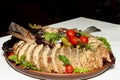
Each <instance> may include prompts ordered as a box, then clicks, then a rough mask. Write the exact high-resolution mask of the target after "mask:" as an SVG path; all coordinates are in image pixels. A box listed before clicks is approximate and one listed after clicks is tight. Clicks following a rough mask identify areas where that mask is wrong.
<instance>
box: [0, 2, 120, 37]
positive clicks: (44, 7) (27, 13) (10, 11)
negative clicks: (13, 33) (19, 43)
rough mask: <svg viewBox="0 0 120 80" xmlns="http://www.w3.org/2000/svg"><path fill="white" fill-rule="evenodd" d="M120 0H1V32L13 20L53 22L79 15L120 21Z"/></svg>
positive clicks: (0, 32) (2, 33)
mask: <svg viewBox="0 0 120 80" xmlns="http://www.w3.org/2000/svg"><path fill="white" fill-rule="evenodd" d="M119 8H120V0H0V28H1V29H0V36H4V35H6V34H7V31H8V27H9V25H10V23H11V22H12V21H13V22H16V23H18V24H20V25H22V26H24V27H26V26H28V23H36V24H41V25H49V24H53V23H57V22H61V21H65V20H69V19H72V18H77V17H81V16H82V17H86V18H91V19H96V20H101V21H107V22H111V23H115V24H120V10H119Z"/></svg>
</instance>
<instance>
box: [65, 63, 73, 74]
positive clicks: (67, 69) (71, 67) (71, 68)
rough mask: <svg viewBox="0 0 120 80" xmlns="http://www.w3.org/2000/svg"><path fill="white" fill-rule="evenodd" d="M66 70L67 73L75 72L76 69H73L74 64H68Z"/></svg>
mask: <svg viewBox="0 0 120 80" xmlns="http://www.w3.org/2000/svg"><path fill="white" fill-rule="evenodd" d="M65 70H66V72H67V73H73V71H74V69H73V66H72V65H70V64H69V65H66V68H65Z"/></svg>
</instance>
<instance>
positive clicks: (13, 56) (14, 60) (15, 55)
mask: <svg viewBox="0 0 120 80" xmlns="http://www.w3.org/2000/svg"><path fill="white" fill-rule="evenodd" d="M8 59H9V60H11V61H13V62H15V63H16V64H20V61H19V60H18V55H17V54H14V55H12V56H9V57H8Z"/></svg>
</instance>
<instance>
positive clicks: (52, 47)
mask: <svg viewBox="0 0 120 80" xmlns="http://www.w3.org/2000/svg"><path fill="white" fill-rule="evenodd" d="M8 33H9V34H11V35H12V36H14V37H16V38H18V41H16V42H14V44H13V46H12V48H10V49H8V48H7V49H8V50H5V49H3V50H4V51H5V52H6V53H8V54H10V55H9V56H8V58H9V60H10V61H12V62H15V63H16V64H17V65H20V66H23V67H24V68H25V69H32V70H37V71H41V72H48V73H64V74H65V73H66V74H67V73H71V74H72V73H73V74H74V73H86V72H89V71H92V70H96V69H99V68H102V67H104V66H105V65H107V64H114V63H115V57H114V55H113V53H112V51H111V47H110V44H109V43H108V42H107V40H106V38H104V37H98V36H93V35H92V34H90V33H89V32H87V31H82V30H78V29H67V28H53V27H49V26H44V27H42V26H40V25H35V26H34V27H30V29H28V30H27V29H25V28H23V27H22V26H20V25H18V24H16V23H13V22H12V23H11V25H10V27H9V31H8Z"/></svg>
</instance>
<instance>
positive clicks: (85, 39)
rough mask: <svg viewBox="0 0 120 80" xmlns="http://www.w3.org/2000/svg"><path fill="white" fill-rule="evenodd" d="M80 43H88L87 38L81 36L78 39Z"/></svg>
mask: <svg viewBox="0 0 120 80" xmlns="http://www.w3.org/2000/svg"><path fill="white" fill-rule="evenodd" d="M80 43H81V44H87V43H88V37H87V36H81V37H80Z"/></svg>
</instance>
